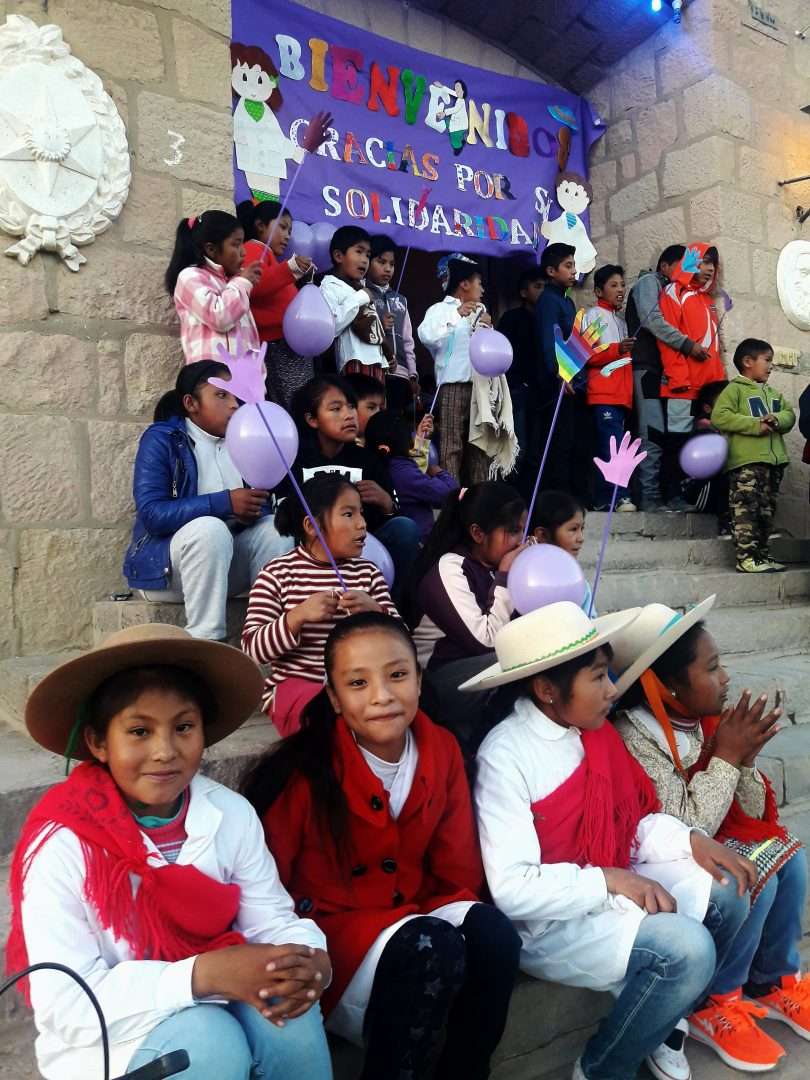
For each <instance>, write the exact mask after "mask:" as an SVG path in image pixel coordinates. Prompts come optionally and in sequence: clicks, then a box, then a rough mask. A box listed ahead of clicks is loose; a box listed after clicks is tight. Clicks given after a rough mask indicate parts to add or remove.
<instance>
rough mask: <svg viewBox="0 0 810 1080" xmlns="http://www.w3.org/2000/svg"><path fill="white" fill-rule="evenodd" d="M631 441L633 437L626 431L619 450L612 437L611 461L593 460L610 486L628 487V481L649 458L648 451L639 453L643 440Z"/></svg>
mask: <svg viewBox="0 0 810 1080" xmlns="http://www.w3.org/2000/svg"><path fill="white" fill-rule="evenodd" d="M631 439H632V435H631V434H630V432H629V431H625V433H624V438H623V439H622V441H621V445H620V446H619V448H618V450H617V449H616V439H615V437H614V436H613V435H611V436H610V459H609V460H608V461H602V459H601V458H594V459H593V460H594V464H595V465H596V467H597V468H598V469H599V471H600V472H601V474H602V476H604V478H605V480H607V482H608V483H609V484H618V485H619V487H627V481H628V480H629V479H630V477H631V476H632V475H633V473H634V472H635V471H636V466H637V465H640V464H641V462H642V461H643V460H644V458H645V457H646V456H647V451H646V450H642V451H641V453H639V452H638V448H639V447H640V446H641V439H636V440H635V441H634V442H631Z"/></svg>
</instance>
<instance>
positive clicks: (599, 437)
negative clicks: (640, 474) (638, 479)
mask: <svg viewBox="0 0 810 1080" xmlns="http://www.w3.org/2000/svg"><path fill="white" fill-rule="evenodd" d="M591 412H592V413H593V422H594V426H595V428H596V456H597V457H598V458H601V459H602V461H608V460H610V437H611V435H612V436H613V437H614V439H615V440H616V446H617V447H618V445H619V443H620V442H621V441H622V436H623V435H624V429H625V424H626V422H627V410H626V409H623V408H622V406H621V405H592V406H591ZM612 496H613V484H609V483H608V482H607V480H605V478H604V476H602V473H601V471H600V470H599V469H596V480H595V483H594V498H593V502H594V506H595V507H596V508H597V509H599V508H600V507H604V508H607V507H608V506H609V505H610V500H611V497H612ZM616 498H617V499H626V498H627V488H626V487H620V488H619V490H618V492H617V495H616Z"/></svg>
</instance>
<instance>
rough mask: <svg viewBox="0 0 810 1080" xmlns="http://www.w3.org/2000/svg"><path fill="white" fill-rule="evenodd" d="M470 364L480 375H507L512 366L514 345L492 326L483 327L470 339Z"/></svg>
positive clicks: (491, 376)
mask: <svg viewBox="0 0 810 1080" xmlns="http://www.w3.org/2000/svg"><path fill="white" fill-rule="evenodd" d="M470 363H471V364H472V366H473V367H474V368H475V370H476V371H477V372H478V374H479V375H486V376H488V377H489V378H494V377H495V376H496V375H505V374H506V372H507V371H508V370H509V368H510V367H511V366H512V343H511V342H510V340H509V338H507V337H504V335H503V334H501V333H500V332H499V331H498V330H493V329H492V327H491V326H482V327H481V328H480V329H479V330H476V331H475V333H474V334H473V336H472V337H471V338H470Z"/></svg>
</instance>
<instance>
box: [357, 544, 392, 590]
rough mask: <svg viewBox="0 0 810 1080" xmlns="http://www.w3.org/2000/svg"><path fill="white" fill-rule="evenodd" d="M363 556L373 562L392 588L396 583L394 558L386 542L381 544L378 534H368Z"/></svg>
mask: <svg viewBox="0 0 810 1080" xmlns="http://www.w3.org/2000/svg"><path fill="white" fill-rule="evenodd" d="M363 558H364V559H368V561H369V562H373V563H374V565H375V566H376V567H377V569H378V570H379V571H380V573H381V574H382V576H383V578H384V579H385V584H386V585H387V586H388V588H389V589H390V588H391V586H392V585H393V584H394V560H393V559H392V558H391V553H390V552H389V550H388V548H387V547H386V546H385V544H381V543H380V541H379V540H378V539H377V537H376V536H372V534H371V533H367V534H366V542H365V544H363Z"/></svg>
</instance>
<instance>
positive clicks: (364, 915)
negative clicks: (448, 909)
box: [264, 712, 484, 1012]
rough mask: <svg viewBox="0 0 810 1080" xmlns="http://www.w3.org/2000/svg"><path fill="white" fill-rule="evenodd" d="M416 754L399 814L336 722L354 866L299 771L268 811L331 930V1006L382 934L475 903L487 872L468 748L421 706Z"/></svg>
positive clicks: (279, 852)
mask: <svg viewBox="0 0 810 1080" xmlns="http://www.w3.org/2000/svg"><path fill="white" fill-rule="evenodd" d="M411 730H412V731H413V734H414V738H415V739H416V746H417V749H418V751H419V762H418V764H417V767H416V775H415V776H414V781H413V787H412V788H411V793H410V795H409V796H408V799H407V801H406V803H405V805H404V807H403V808H402V812H401V813H400V815H399V817H398V818H397V819H396V821H395V820H394V819H393V818H392V817H391V815H390V814H389V812H388V794H387V792H386V791H385V788H384V787H383V785H382V783H381V782H380V781H379V780H378V779H377V777H376V776H375V775H374V774H373V773H372V771H371V770H370V769H369V767H368V766H367V765H366V763H365V761H364V760H363V756H362V754H361V753H360V751H359V750H358V748H357V745H356V743H355V742H354V739H353V738H352V735H351V732H350V731H349V729H348V727H347V726H346V724H345V723H344V722H343V721H342V720H338V727H337V751H336V761H335V767H336V769H337V770H338V775H341V774H342V777H343V790H344V792H345V794H346V799H347V801H348V804H349V841H348V848H349V850H350V852H351V859H350V865H349V866H347V865H346V864H345V862H339V861H338V857H337V854H336V851H335V846H334V844H333V843H332V841H331V837H330V836H329V835H328V834H326V833H324V830H323V827H322V825H321V823H320V821H319V820H318V816H317V814H316V813H315V810H314V807H313V804H312V795H311V791H310V787H309V782H308V781H307V780H305V779H303V778H302V777H300V776H295V777H293V779H292V780H291V781H290V782H289V783H288V784H287V787H286V788H285V790H284V791H283V792H282V794H281V795H280V796H279V798H278V799H276V801H275V802H274V803H273V805H272V806H271V807H270V809H269V810H268V811H267V813H266V814H265V817H264V830H265V836H266V837H267V843H268V846H269V848H270V850H271V851H272V852H273V856H274V858H275V860H276V864H277V865H278V871H279V874H280V875H281V880H282V882H283V883H284V885H285V886H286V888H287V890H288V891H289V892H290V894H291V895H292V897H293V900H294V901H295V906H296V910H297V911H298V912H299V913H300V914H301V915H306V916H307V917H308V918H310V919H314V920H315V922H316V923H317V924H318V926H320V928H321V929H322V930H323V932H324V933H325V934H326V938H327V942H328V948H329V955H330V957H331V959H332V967H333V969H334V976H333V980H332V985H331V986H330V987H329V989H328V990H327V991H326V993H325V995H324V1000H323V1005H324V1011H325V1012H329V1011H330V1010H331V1009H333V1008H334V1007H335V1005H336V1004H337V1002H338V1001H339V1000H340V997H341V995H342V994H343V991H344V990H345V989H346V986H347V985H348V983H349V981H350V980H351V978H352V976H353V975H354V973H355V971H356V970H357V968H358V967H359V966H360V963H361V962H362V960H363V958H364V957H365V955H366V953H367V952H368V950H369V949H370V948H371V946H372V945H373V943H374V941H375V939H376V938H377V936H378V935H379V934H380V933H382V931H383V930H385V929H386V927H388V926H391V925H392V924H393V923H395V922H398V921H399V920H400V919H402V918H404V916H406V915H415V914H421V915H427V914H429V913H430V912H431V911H434V910H435V909H436V908H439V907H441V906H442V905H443V904H449V903H452V902H453V901H456V900H477V899H478V896H479V893H480V890H481V888H482V886H483V878H484V874H483V869H482V866H481V855H480V852H479V848H478V837H477V835H476V831H475V822H474V819H473V811H472V803H471V800H470V791H469V787H468V785H467V777H466V775H465V773H464V764H463V762H462V758H461V751H460V750H459V748H458V744H457V742H456V740H455V739H454V738H453V736H452V735H451V734H450V732H448V731H445V730H444V729H443V728H440V727H437V726H436V725H435V724H434V723H433V722H432V721H431V720H429V719H428V718H427V716H425V715H424V713H421V712H420V713H417V715H416V719H415V720H414V722H413V727H412V728H411Z"/></svg>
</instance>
